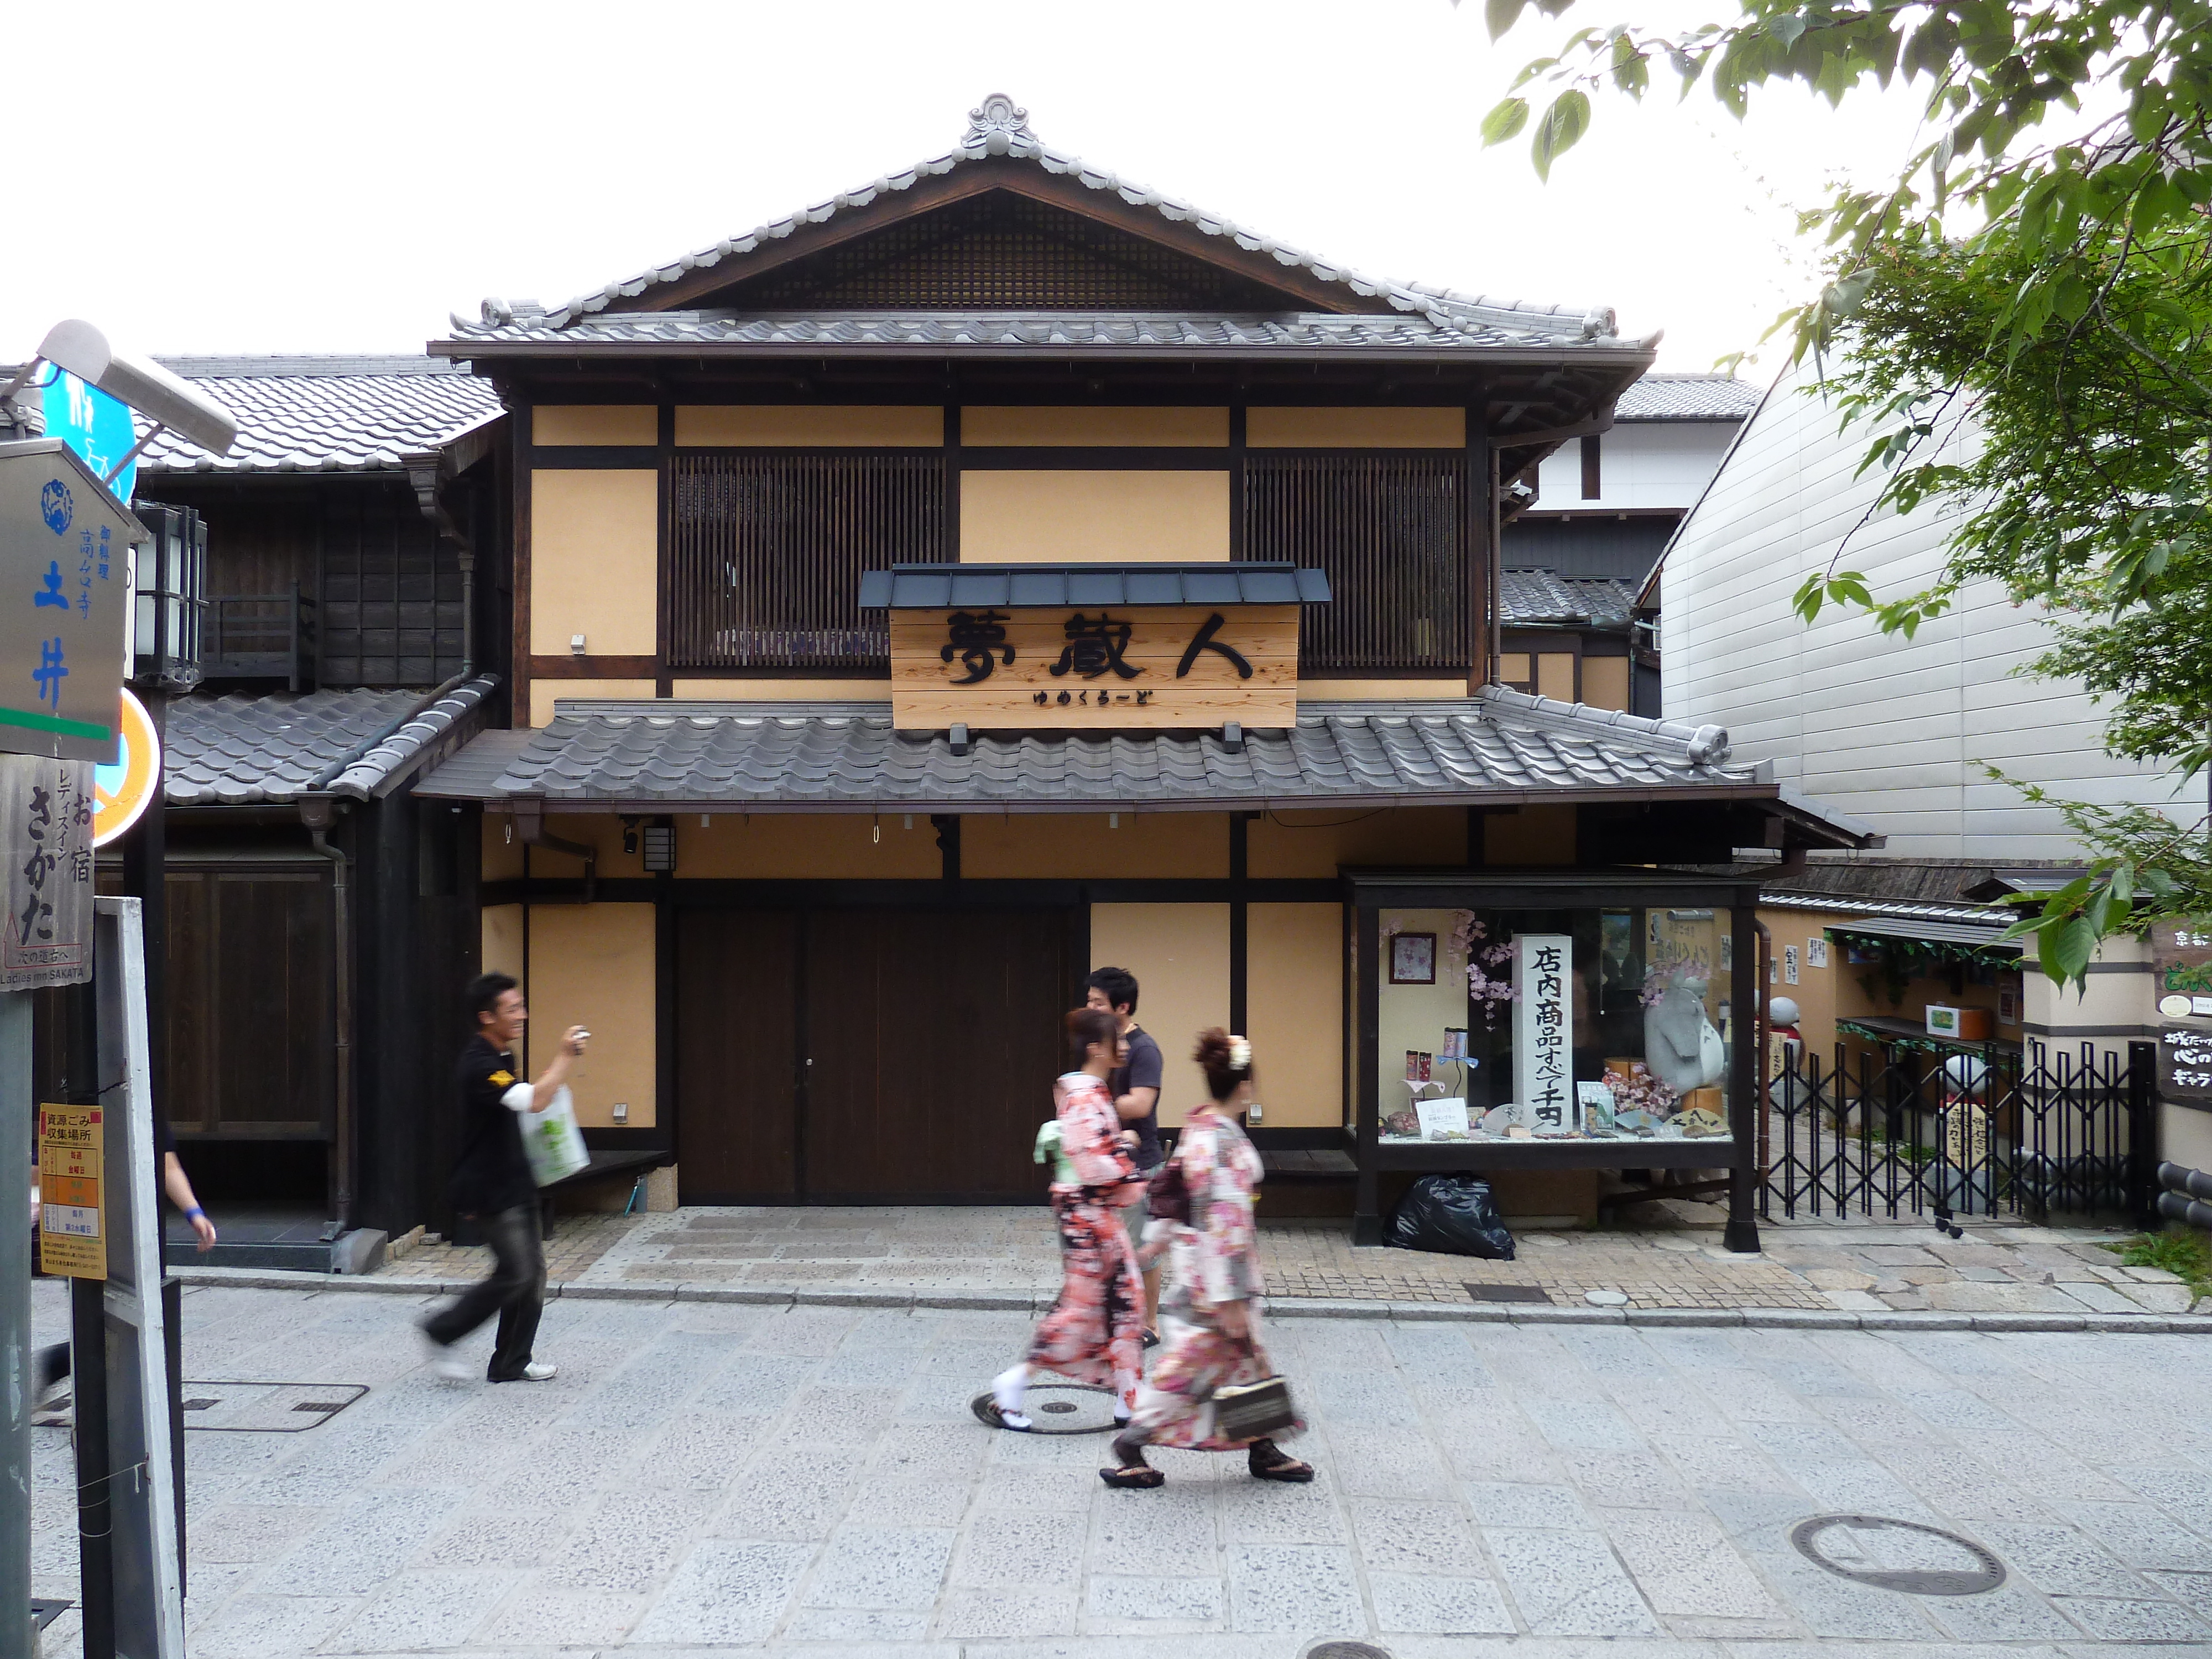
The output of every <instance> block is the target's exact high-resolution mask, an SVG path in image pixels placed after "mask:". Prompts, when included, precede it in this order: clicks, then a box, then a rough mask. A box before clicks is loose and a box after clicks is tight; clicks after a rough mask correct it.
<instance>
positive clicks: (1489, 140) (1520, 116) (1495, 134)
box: [1482, 98, 1528, 149]
mask: <svg viewBox="0 0 2212 1659" xmlns="http://www.w3.org/2000/svg"><path fill="white" fill-rule="evenodd" d="M1527 125H1528V100H1527V99H1526V98H1507V99H1504V100H1501V101H1500V102H1499V103H1498V106H1497V107H1496V108H1495V109H1492V111H1491V112H1490V113H1489V114H1487V115H1486V116H1484V117H1483V118H1482V147H1483V148H1484V149H1489V148H1490V147H1491V146H1492V144H1502V143H1504V142H1505V141H1506V140H1507V139H1508V138H1510V137H1512V136H1513V135H1514V134H1515V133H1516V132H1518V131H1521V129H1522V128H1523V127H1525V126H1527Z"/></svg>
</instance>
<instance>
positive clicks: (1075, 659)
mask: <svg viewBox="0 0 2212 1659" xmlns="http://www.w3.org/2000/svg"><path fill="white" fill-rule="evenodd" d="M890 635H891V708H892V715H893V720H894V722H895V723H896V725H897V726H899V727H901V728H902V729H903V730H916V729H920V730H937V731H942V730H944V729H945V728H946V727H948V726H951V725H952V724H953V723H955V722H956V721H957V722H963V723H965V724H967V725H969V726H979V727H991V726H1061V727H1066V726H1105V727H1112V726H1126V727H1133V728H1139V729H1152V730H1159V729H1164V728H1166V729H1174V728H1185V729H1187V728H1189V727H1193V726H1219V725H1221V724H1222V723H1223V722H1224V721H1226V720H1237V721H1239V722H1241V723H1242V724H1243V725H1244V726H1247V727H1267V726H1291V725H1295V724H1296V723H1297V664H1298V607H1297V605H1220V606H1218V607H1206V606H1202V605H1065V606H1059V607H1048V606H1035V607H1026V608H1016V607H1010V608H1008V609H1006V610H983V609H976V608H973V607H970V608H968V609H964V610H954V609H951V608H947V609H945V610H911V611H908V610H895V611H892V612H891V618H890Z"/></svg>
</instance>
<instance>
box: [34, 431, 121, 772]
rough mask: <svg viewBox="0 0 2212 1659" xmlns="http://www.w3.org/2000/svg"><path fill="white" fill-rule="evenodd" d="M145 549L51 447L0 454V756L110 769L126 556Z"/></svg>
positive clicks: (41, 443) (37, 442)
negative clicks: (78, 762) (137, 547)
mask: <svg viewBox="0 0 2212 1659" xmlns="http://www.w3.org/2000/svg"><path fill="white" fill-rule="evenodd" d="M147 539H148V538H147V533H146V531H145V529H144V527H143V526H141V525H140V524H139V522H138V520H137V519H136V518H134V517H133V516H132V515H131V513H127V512H125V510H124V509H123V508H122V507H120V506H119V505H118V504H117V502H116V501H115V498H114V497H113V496H112V495H109V494H108V492H107V489H106V486H105V485H103V484H102V483H100V477H99V475H98V474H96V473H94V471H92V470H91V469H90V468H88V466H86V465H85V464H84V462H83V460H82V459H81V458H80V457H79V456H78V455H77V454H76V453H75V452H74V451H72V450H70V449H69V448H67V447H65V446H64V444H63V443H62V441H61V440H60V439H58V438H34V439H33V440H31V441H29V442H27V443H18V444H0V752H11V753H15V754H21V755H45V756H47V757H52V758H56V759H63V760H89V761H102V762H106V761H112V760H113V759H114V758H115V737H116V725H117V713H116V711H117V710H118V708H120V706H121V696H122V690H123V639H124V623H125V618H126V617H127V615H128V612H129V608H130V605H131V556H130V549H131V546H132V545H133V544H136V543H140V542H143V541H145V540H147Z"/></svg>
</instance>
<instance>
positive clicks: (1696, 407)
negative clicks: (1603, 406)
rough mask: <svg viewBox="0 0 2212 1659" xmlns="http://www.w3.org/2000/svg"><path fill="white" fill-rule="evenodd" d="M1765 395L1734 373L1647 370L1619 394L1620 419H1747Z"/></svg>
mask: <svg viewBox="0 0 2212 1659" xmlns="http://www.w3.org/2000/svg"><path fill="white" fill-rule="evenodd" d="M1762 395H1764V394H1763V393H1762V392H1760V390H1759V387H1758V386H1753V384H1752V383H1751V382H1750V381H1748V380H1737V379H1736V378H1735V375H1733V374H1646V375H1645V376H1644V378H1643V379H1642V380H1638V382H1637V383H1636V384H1635V385H1634V386H1630V387H1629V388H1628V390H1627V391H1626V392H1622V393H1621V394H1620V404H1618V405H1616V406H1615V408H1614V410H1613V419H1615V420H1617V421H1746V420H1749V419H1750V418H1751V411H1752V410H1754V409H1756V408H1758V407H1759V398H1760V397H1761V396H1762Z"/></svg>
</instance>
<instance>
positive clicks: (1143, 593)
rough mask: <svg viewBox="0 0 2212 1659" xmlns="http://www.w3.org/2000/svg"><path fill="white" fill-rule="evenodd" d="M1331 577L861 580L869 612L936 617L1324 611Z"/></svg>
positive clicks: (1247, 572)
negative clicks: (1087, 608) (995, 612)
mask: <svg viewBox="0 0 2212 1659" xmlns="http://www.w3.org/2000/svg"><path fill="white" fill-rule="evenodd" d="M1328 596H1329V594H1328V572H1326V571H1322V570H1300V569H1298V568H1297V567H1296V566H1294V565H1290V564H1277V563H1272V562H1258V561H1252V562H1239V563H1235V564H1212V565H1205V564H1191V565H1176V564H1137V565H1079V566H1076V567H1073V568H1057V569H1039V568H1036V567H1034V566H1027V567H1025V566H1022V565H987V564H986V565H973V564H970V565H958V564H901V565H894V566H892V567H891V568H890V569H889V570H869V571H864V572H863V573H862V574H861V576H860V609H861V610H863V611H883V610H891V611H936V610H943V609H945V607H947V606H950V605H1001V606H1004V607H1006V609H1008V610H1016V609H1020V608H1022V607H1024V606H1042V607H1046V608H1057V607H1059V606H1061V605H1299V604H1307V605H1320V604H1323V603H1326V602H1327V600H1328Z"/></svg>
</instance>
